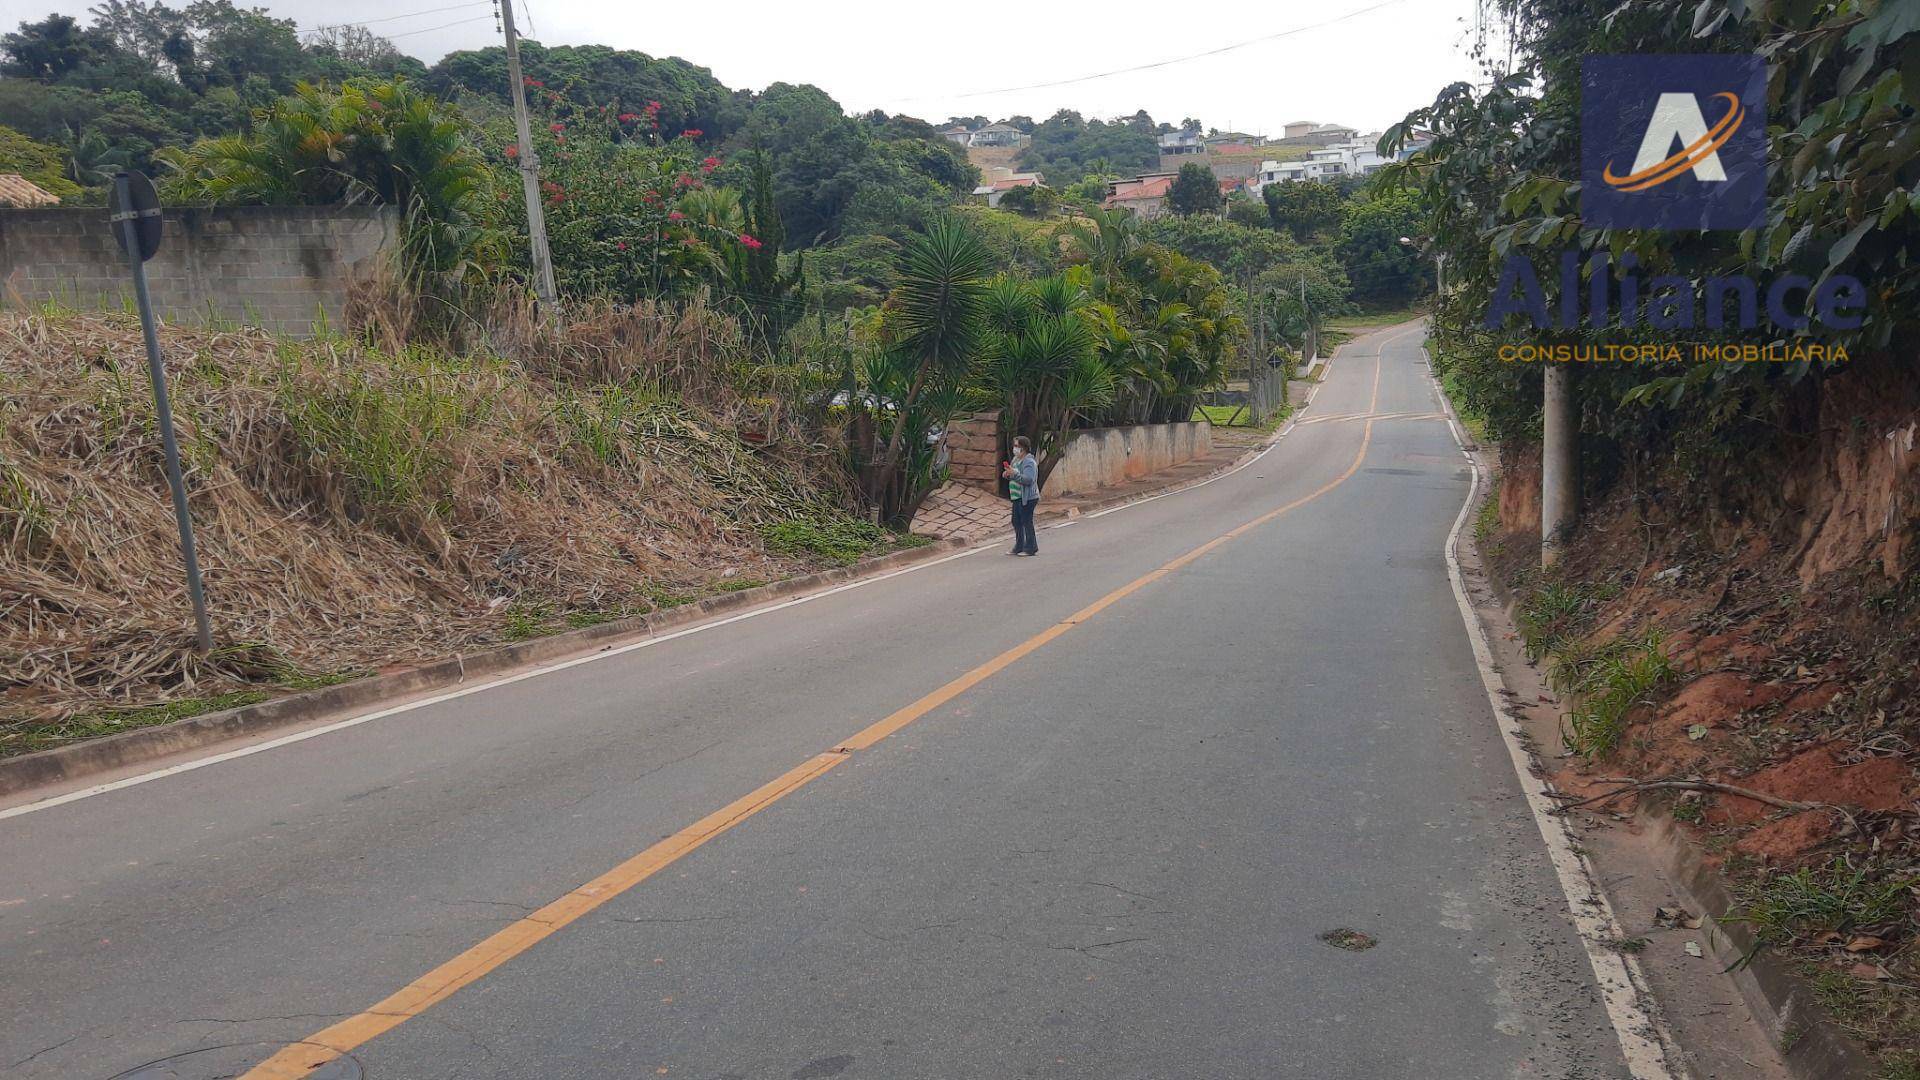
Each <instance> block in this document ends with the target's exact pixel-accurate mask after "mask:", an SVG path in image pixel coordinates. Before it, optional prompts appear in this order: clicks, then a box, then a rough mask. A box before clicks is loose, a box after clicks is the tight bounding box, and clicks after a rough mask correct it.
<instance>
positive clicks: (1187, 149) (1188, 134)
mask: <svg viewBox="0 0 1920 1080" xmlns="http://www.w3.org/2000/svg"><path fill="white" fill-rule="evenodd" d="M1205 149H1206V142H1205V140H1203V139H1202V138H1201V137H1200V129H1199V128H1182V129H1181V130H1179V131H1169V132H1166V133H1165V134H1163V135H1161V136H1160V154H1161V156H1163V157H1166V156H1173V155H1181V154H1198V153H1199V152H1201V151H1202V150H1205Z"/></svg>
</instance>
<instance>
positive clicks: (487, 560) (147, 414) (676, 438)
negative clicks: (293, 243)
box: [0, 307, 894, 753]
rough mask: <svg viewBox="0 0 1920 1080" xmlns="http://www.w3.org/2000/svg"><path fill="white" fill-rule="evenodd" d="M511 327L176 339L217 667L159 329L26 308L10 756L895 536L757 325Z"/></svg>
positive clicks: (662, 318)
mask: <svg viewBox="0 0 1920 1080" xmlns="http://www.w3.org/2000/svg"><path fill="white" fill-rule="evenodd" d="M502 339H503V341H505V342H506V343H507V347H506V348H504V349H502V350H500V351H499V352H497V353H485V352H476V353H473V354H470V355H451V354H448V353H445V352H441V351H437V350H434V349H428V348H422V347H408V348H404V349H402V350H399V351H396V352H388V351H384V350H380V349H376V348H371V347H368V346H366V345H363V344H357V343H355V342H354V341H351V340H349V339H346V338H342V337H337V336H335V337H322V338H319V339H315V340H311V341H298V342H296V341H287V340H277V339H274V338H272V337H270V336H268V335H266V334H264V333H262V332H259V331H256V330H251V329H210V330H196V329H184V328H179V327H168V328H166V329H165V330H164V331H163V334H162V344H163V348H164V350H165V352H166V355H167V357H168V359H169V374H170V378H171V380H172V392H173V395H174V409H175V415H176V417H177V420H178V423H179V427H180V438H181V444H182V452H183V457H184V459H185V462H184V463H185V470H186V477H187V486H188V489H189V492H190V498H191V502H192V506H193V512H194V515H195V519H196V525H197V527H198V538H199V543H200V556H201V561H202V563H203V565H204V567H205V573H206V581H207V592H208V596H209V599H210V602H211V604H212V608H213V618H214V622H215V624H216V627H217V636H218V639H219V641H220V643H221V644H220V647H219V648H218V649H217V650H216V651H215V652H214V653H213V654H212V655H211V656H199V655H196V654H195V653H194V652H193V650H192V649H191V648H190V644H191V640H192V623H191V617H190V615H189V613H188V605H187V600H186V594H185V587H184V584H183V581H182V574H181V568H180V554H179V547H178V541H177V539H176V534H175V531H174V523H173V515H172V510H171V507H170V504H169V502H168V498H167V491H166V486H165V481H164V479H163V474H162V470H161V467H160V445H159V440H158V436H157V433H156V430H155V427H154V416H153V405H152V398H151V396H150V393H149V390H148V387H147V378H146V370H145V360H144V354H143V352H142V349H141V345H140V329H139V324H138V322H137V320H134V319H131V318H129V317H126V316H120V315H78V314H67V313H52V314H10V313H9V314H0V388H3V389H4V394H0V400H4V402H5V404H4V406H3V407H0V409H3V411H0V582H4V583H5V585H4V588H0V753H12V752H19V751H22V750H28V749H34V748H38V747H41V746H45V745H49V744H51V743H53V742H56V741H59V740H60V739H62V738H65V737H67V736H69V735H75V734H91V733H97V732H98V731H100V730H102V729H103V728H104V729H111V728H112V727H114V726H116V725H117V724H119V723H122V722H137V721H138V720H140V719H141V717H140V716H138V715H135V716H116V715H114V714H112V713H111V710H117V709H124V708H127V707H132V706H140V705H148V704H153V703H158V702H163V701H172V702H176V703H179V702H182V701H184V702H186V703H187V705H188V706H189V707H191V706H192V705H194V704H196V703H197V702H200V701H205V700H206V699H216V702H217V700H222V699H220V698H219V696H220V695H228V694H232V693H233V692H236V691H250V690H251V691H258V690H265V689H272V688H280V687H289V686H295V687H297V686H303V685H310V684H312V683H313V682H314V681H315V680H326V679H333V678H339V677H342V676H344V675H348V674H351V673H354V672H357V671H360V670H364V669H366V668H369V667H373V666H376V665H382V664H389V663H394V662H405V661H409V660H419V659H426V658H436V657H439V656H443V655H446V654H447V653H449V652H450V651H452V650H456V649H463V648H468V647H472V646H477V645H485V644H488V643H495V642H501V641H507V640H514V639H517V638H520V637H527V636H532V635H534V634H539V633H546V632H551V631H553V630H558V629H564V628H565V627H567V626H569V625H572V626H581V625H588V624H591V623H594V622H600V621H605V620H609V619H614V618H619V617H623V616H628V615H634V614H642V613H645V612H648V611H653V610H657V609H659V608H662V607H666V606H671V605H673V604H677V603H683V602H685V601H687V600H690V599H692V598H695V597H698V596H702V595H706V594H710V593H713V592H716V591H724V590H731V589H736V588H740V587H743V586H747V585H751V584H757V583H759V582H762V581H765V580H771V579H774V578H778V577H782V576H786V575H790V574H793V573H795V572H797V571H801V570H805V569H808V568H811V567H819V566H824V565H830V564H835V563H841V562H847V561H851V560H852V559H853V558H854V557H857V556H858V555H859V554H861V553H863V552H865V551H867V550H870V549H873V548H875V547H876V546H886V545H889V544H891V543H893V542H894V541H893V540H891V539H890V538H889V536H888V534H886V533H884V532H883V531H882V530H879V529H877V528H875V527H873V526H871V525H867V524H866V523H865V522H864V521H861V520H858V519H855V518H854V517H852V516H850V515H849V514H848V513H847V510H848V508H849V507H851V505H852V502H851V496H850V492H849V490H848V488H847V484H846V481H845V479H844V475H843V474H842V473H841V471H840V470H839V468H838V467H837V464H836V463H835V461H834V458H833V455H832V454H831V453H830V452H829V451H827V450H825V449H823V448H821V447H819V446H818V445H816V444H812V443H809V442H806V441H804V440H803V439H802V438H801V436H800V434H799V425H798V424H797V423H796V422H795V420H794V419H793V418H792V417H791V416H788V415H786V414H784V413H783V412H782V410H781V408H780V406H779V405H778V404H777V402H776V400H775V399H774V398H773V397H770V396H763V395H760V394H758V393H757V392H756V391H757V390H759V389H766V388H765V387H764V386H761V387H756V385H755V383H756V379H757V378H758V377H757V376H754V375H752V374H750V373H743V372H741V371H740V370H739V369H738V368H737V366H736V365H738V364H739V362H740V361H741V359H742V357H744V356H745V355H747V353H746V351H745V349H744V348H743V346H742V342H741V334H740V331H739V330H738V327H737V324H736V323H735V322H733V321H732V320H731V319H727V318H724V317H720V316H716V315H713V314H712V313H710V312H707V311H705V310H703V309H701V308H698V307H694V308H690V309H687V310H684V311H679V312H672V311H665V310H658V311H656V310H651V309H647V308H644V307H643V308H638V309H626V310H622V311H619V312H615V311H611V310H602V311H599V312H597V313H596V312H582V313H579V314H578V316H577V317H576V319H575V320H574V321H572V323H571V324H570V328H569V330H568V331H567V332H566V333H565V334H564V335H559V336H552V335H546V336H543V335H541V334H538V333H533V332H526V333H525V334H524V335H523V336H520V337H519V339H518V340H515V336H514V334H513V333H512V328H511V327H509V328H508V332H507V333H504V334H503V335H502ZM759 381H760V382H762V383H764V379H761V380H759ZM226 700H230V699H226Z"/></svg>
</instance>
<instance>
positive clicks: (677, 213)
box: [667, 210, 687, 221]
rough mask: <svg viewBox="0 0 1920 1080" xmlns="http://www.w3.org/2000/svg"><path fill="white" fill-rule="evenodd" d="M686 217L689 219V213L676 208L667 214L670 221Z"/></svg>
mask: <svg viewBox="0 0 1920 1080" xmlns="http://www.w3.org/2000/svg"><path fill="white" fill-rule="evenodd" d="M686 219H687V215H685V214H683V213H681V212H680V211H678V210H675V211H673V212H672V213H670V214H668V215H667V220H668V221H685V220H686Z"/></svg>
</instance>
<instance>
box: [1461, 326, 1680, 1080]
mask: <svg viewBox="0 0 1920 1080" xmlns="http://www.w3.org/2000/svg"><path fill="white" fill-rule="evenodd" d="M1423 351H1424V350H1423ZM1427 380H1428V381H1429V382H1430V383H1432V385H1433V392H1434V395H1435V396H1436V397H1437V398H1439V400H1440V405H1441V408H1442V409H1444V410H1445V411H1446V416H1447V429H1448V430H1449V431H1451V432H1453V439H1454V442H1455V444H1457V445H1458V446H1459V447H1460V454H1461V456H1462V457H1464V458H1466V459H1467V466H1468V468H1469V469H1471V470H1472V473H1473V482H1472V484H1471V486H1470V487H1469V488H1468V489H1467V499H1466V502H1465V503H1463V504H1462V505H1461V507H1460V515H1459V516H1458V517H1456V518H1454V521H1453V531H1452V532H1450V533H1448V534H1447V545H1446V552H1445V554H1446V559H1447V579H1448V581H1449V583H1451V584H1452V586H1453V597H1454V599H1455V600H1456V601H1458V602H1459V604H1460V618H1461V621H1462V622H1464V623H1465V624H1466V628H1467V638H1468V640H1469V642H1470V643H1471V644H1472V646H1473V659H1474V664H1475V666H1477V667H1478V668H1479V669H1480V682H1481V684H1482V686H1484V687H1485V689H1486V692H1487V704H1488V705H1489V706H1490V707H1491V708H1492V709H1493V720H1494V726H1495V727H1497V728H1499V729H1500V738H1501V740H1502V741H1503V742H1505V743H1506V745H1507V755H1508V756H1509V757H1510V758H1512V760H1513V772H1514V775H1515V776H1517V777H1518V778H1519V780H1520V789H1521V791H1522V792H1524V793H1525V794H1526V797H1527V808H1528V809H1530V810H1532V811H1533V820H1534V823H1535V824H1536V825H1538V826H1539V827H1540V838H1541V839H1542V840H1543V841H1545V842H1546V845H1547V856H1548V858H1549V859H1550V860H1552V862H1553V871H1554V874H1555V876H1556V877H1558V878H1559V880H1560V891H1561V892H1562V893H1564V894H1565V895H1566V898H1567V911H1568V913H1569V914H1571V915H1572V916H1573V925H1574V930H1575V931H1576V932H1577V933H1578V934H1579V935H1580V944H1581V945H1583V946H1585V948H1586V950H1587V960H1588V961H1589V962H1590V963H1591V964H1592V965H1593V976H1594V981H1595V984H1596V985H1597V986H1598V987H1599V988H1600V997H1601V1000H1602V1001H1603V1002H1604V1003H1605V1005H1606V1009H1607V1018H1608V1019H1609V1020H1610V1021H1612V1023H1613V1030H1614V1033H1615V1034H1616V1035H1617V1036H1618V1037H1619V1039H1620V1052H1621V1055H1622V1056H1623V1057H1624V1058H1625V1059H1626V1063H1627V1069H1628V1070H1629V1071H1630V1072H1632V1074H1633V1075H1634V1077H1635V1080H1685V1078H1686V1076H1687V1074H1686V1071H1685V1070H1684V1068H1680V1067H1678V1066H1677V1065H1675V1064H1674V1062H1676V1061H1678V1060H1679V1055H1678V1054H1677V1053H1676V1054H1671V1055H1670V1054H1669V1053H1668V1052H1667V1047H1668V1046H1670V1045H1672V1042H1673V1039H1672V1036H1671V1035H1670V1034H1669V1033H1668V1032H1667V1030H1666V1028H1665V1027H1664V1026H1663V1025H1662V1024H1661V1023H1660V1021H1659V1020H1658V1018H1657V1014H1656V1013H1655V1011H1654V1010H1652V1009H1650V1008H1648V1006H1647V1004H1646V1002H1647V1000H1648V999H1650V998H1651V996H1652V995H1651V992H1650V991H1649V990H1648V989H1647V980H1646V976H1645V974H1644V973H1643V972H1642V971H1641V970H1640V964H1639V961H1638V960H1636V959H1635V958H1634V957H1633V956H1632V955H1631V954H1630V953H1625V952H1622V951H1620V950H1619V949H1615V948H1609V947H1608V945H1607V943H1608V942H1618V941H1624V940H1626V934H1625V932H1624V931H1623V930H1622V929H1621V927H1620V924H1619V922H1618V921H1617V920H1616V919H1615V918H1614V915H1613V906H1612V905H1611V904H1609V903H1607V897H1606V894H1605V893H1603V892H1601V891H1600V888H1599V886H1598V885H1597V884H1595V882H1596V881H1597V880H1598V879H1597V875H1596V874H1595V873H1594V869H1593V867H1592V865H1591V864H1589V863H1588V862H1587V859H1586V856H1585V855H1583V854H1581V853H1580V851H1579V850H1578V848H1577V847H1576V846H1575V843H1574V839H1573V837H1572V836H1571V835H1570V833H1569V831H1568V828H1567V824H1566V819H1565V818H1562V817H1560V816H1558V815H1556V814H1552V813H1550V812H1549V811H1551V810H1553V809H1554V808H1555V805H1554V803H1553V801H1552V800H1551V799H1548V798H1547V795H1546V783H1545V782H1544V781H1542V780H1541V779H1540V777H1538V776H1536V775H1535V774H1534V771H1533V768H1532V765H1533V757H1532V754H1531V753H1530V752H1529V751H1528V750H1527V748H1526V747H1525V746H1524V745H1523V744H1522V743H1521V742H1520V739H1519V732H1518V729H1517V728H1515V727H1513V726H1511V724H1510V723H1509V721H1508V717H1507V714H1506V712H1505V709H1504V707H1503V705H1502V703H1501V700H1500V690H1501V681H1500V675H1499V673H1498V672H1497V671H1496V670H1495V669H1494V666H1493V649H1492V647H1491V646H1490V645H1488V643H1487V636H1486V629H1485V628H1484V627H1482V626H1481V625H1480V618H1479V616H1477V615H1475V614H1474V611H1473V602H1472V600H1470V599H1469V598H1468V596H1467V586H1466V576H1465V574H1464V573H1463V572H1462V571H1461V569H1460V558H1459V549H1460V535H1461V532H1462V531H1463V530H1464V529H1465V527H1466V523H1467V512H1468V511H1470V510H1471V509H1473V504H1474V500H1475V499H1476V498H1478V497H1479V495H1480V488H1481V476H1480V462H1479V461H1478V459H1476V458H1475V457H1474V456H1473V454H1472V453H1471V452H1469V451H1468V450H1467V440H1466V436H1465V434H1464V433H1463V432H1462V431H1461V429H1460V426H1459V424H1458V423H1457V422H1456V419H1455V417H1454V413H1453V403H1452V402H1451V401H1449V400H1448V399H1447V395H1446V391H1445V389H1444V388H1442V387H1441V385H1440V380H1439V377H1438V376H1437V375H1436V374H1435V372H1434V370H1433V358H1432V357H1431V356H1428V357H1427Z"/></svg>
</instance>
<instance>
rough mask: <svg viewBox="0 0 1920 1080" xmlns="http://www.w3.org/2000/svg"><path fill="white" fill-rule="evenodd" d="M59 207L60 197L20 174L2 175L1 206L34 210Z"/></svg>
mask: <svg viewBox="0 0 1920 1080" xmlns="http://www.w3.org/2000/svg"><path fill="white" fill-rule="evenodd" d="M59 205H60V196H58V195H55V194H54V193H52V192H51V191H48V190H46V189H45V188H43V187H41V186H40V185H39V184H36V183H34V182H33V181H31V180H28V179H27V178H26V177H24V176H21V175H20V174H19V173H0V206H18V207H23V208H26V209H32V208H34V207H38V206H59Z"/></svg>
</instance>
